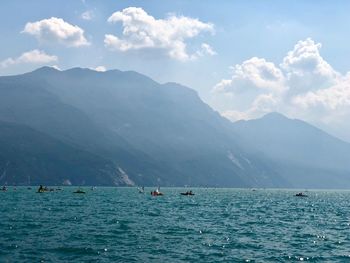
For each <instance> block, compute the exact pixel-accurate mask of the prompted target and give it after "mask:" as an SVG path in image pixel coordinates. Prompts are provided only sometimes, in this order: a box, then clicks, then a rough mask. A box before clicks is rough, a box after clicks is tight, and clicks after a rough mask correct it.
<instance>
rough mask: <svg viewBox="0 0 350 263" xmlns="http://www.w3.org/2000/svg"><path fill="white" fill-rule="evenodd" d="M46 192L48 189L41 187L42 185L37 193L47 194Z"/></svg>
mask: <svg viewBox="0 0 350 263" xmlns="http://www.w3.org/2000/svg"><path fill="white" fill-rule="evenodd" d="M48 191H49V189H48V188H47V187H46V186H45V187H43V186H42V185H40V186H39V189H38V191H37V193H44V192H48Z"/></svg>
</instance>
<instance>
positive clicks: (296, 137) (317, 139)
mask: <svg viewBox="0 0 350 263" xmlns="http://www.w3.org/2000/svg"><path fill="white" fill-rule="evenodd" d="M234 127H235V132H236V133H237V134H239V135H240V136H241V139H242V144H244V145H245V146H246V147H248V146H250V147H251V149H255V150H256V151H259V152H262V153H264V154H265V155H266V156H268V157H269V158H270V159H272V160H273V161H274V162H275V169H276V170H277V171H278V173H279V174H280V175H281V176H283V177H284V178H285V180H286V181H287V182H288V183H289V185H290V186H294V187H310V188H315V187H316V188H317V187H320V188H327V187H329V188H335V187H337V188H344V187H350V144H349V143H346V142H344V141H342V140H340V139H337V138H335V137H333V136H331V135H329V134H327V133H325V132H324V131H322V130H320V129H318V128H316V127H314V126H312V125H310V124H308V123H306V122H304V121H301V120H295V119H288V118H286V117H285V116H283V115H281V114H278V113H270V114H267V115H265V116H264V117H263V118H261V119H256V120H250V121H238V122H236V123H234Z"/></svg>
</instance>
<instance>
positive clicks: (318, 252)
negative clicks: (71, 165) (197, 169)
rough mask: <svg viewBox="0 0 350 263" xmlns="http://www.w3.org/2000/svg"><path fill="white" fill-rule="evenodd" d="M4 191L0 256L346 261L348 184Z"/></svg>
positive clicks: (349, 236)
mask: <svg viewBox="0 0 350 263" xmlns="http://www.w3.org/2000/svg"><path fill="white" fill-rule="evenodd" d="M74 190H75V189H74V188H64V190H63V191H60V192H48V193H43V194H37V193H35V189H33V190H28V189H27V188H18V189H17V191H14V190H13V189H10V190H9V191H8V192H0V199H1V201H0V213H1V214H0V215H1V220H0V262H40V261H42V262H59V261H63V262H67V261H73V262H95V261H96V262H248V261H250V262H275V261H280V262H285V261H292V262H293V261H301V260H303V261H307V260H308V261H312V262H327V261H328V262H350V204H349V200H350V192H348V191H309V192H308V195H309V197H307V198H298V197H295V196H293V195H294V193H295V192H296V191H288V190H257V191H251V190H238V189H193V190H194V192H195V193H196V195H195V196H181V195H179V193H180V192H181V190H182V189H176V188H163V189H162V191H163V192H164V193H165V196H162V197H152V196H151V195H150V194H149V192H150V191H151V189H146V191H147V194H139V193H138V192H137V190H136V189H135V188H97V189H96V190H94V191H92V190H90V189H88V188H86V190H87V193H86V194H85V195H84V194H73V193H72V192H73V191H74Z"/></svg>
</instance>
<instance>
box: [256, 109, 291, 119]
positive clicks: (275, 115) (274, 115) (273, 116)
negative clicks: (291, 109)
mask: <svg viewBox="0 0 350 263" xmlns="http://www.w3.org/2000/svg"><path fill="white" fill-rule="evenodd" d="M261 119H263V120H275V121H278V120H281V121H282V120H289V118H288V117H286V116H285V115H283V114H281V113H279V112H276V111H273V112H270V113H267V114H265V115H264V116H263V117H262V118H261Z"/></svg>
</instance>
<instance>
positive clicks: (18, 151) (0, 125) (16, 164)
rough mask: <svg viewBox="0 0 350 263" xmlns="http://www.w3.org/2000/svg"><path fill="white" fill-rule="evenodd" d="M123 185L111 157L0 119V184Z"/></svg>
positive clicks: (124, 180)
mask: <svg viewBox="0 0 350 263" xmlns="http://www.w3.org/2000/svg"><path fill="white" fill-rule="evenodd" d="M63 182H66V183H71V184H75V185H84V184H88V185H89V184H92V185H115V184H120V185H125V184H128V183H130V182H129V181H128V178H127V177H125V175H124V174H123V172H122V171H120V170H119V169H118V167H116V166H115V165H114V164H113V163H112V162H111V161H109V160H106V159H103V158H101V157H99V156H97V155H94V154H92V153H89V152H86V151H83V150H80V149H77V148H75V147H72V146H70V145H67V144H65V143H62V142H60V141H58V140H56V139H53V138H52V137H50V136H48V135H46V134H43V133H41V132H38V131H35V130H33V129H32V128H29V127H26V126H24V125H19V124H14V123H7V122H2V121H0V184H18V185H30V184H35V185H38V184H42V183H45V184H51V185H61V184H62V183H63Z"/></svg>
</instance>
